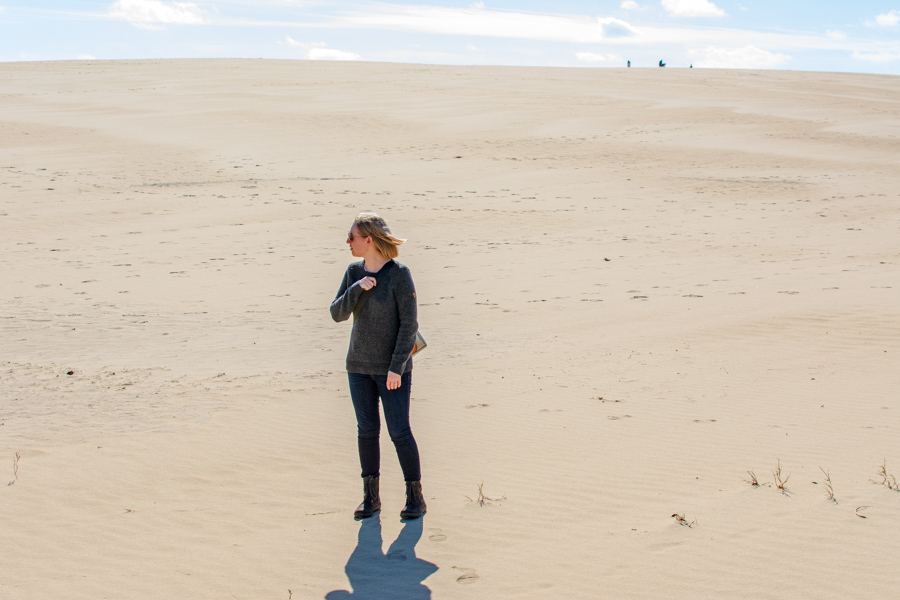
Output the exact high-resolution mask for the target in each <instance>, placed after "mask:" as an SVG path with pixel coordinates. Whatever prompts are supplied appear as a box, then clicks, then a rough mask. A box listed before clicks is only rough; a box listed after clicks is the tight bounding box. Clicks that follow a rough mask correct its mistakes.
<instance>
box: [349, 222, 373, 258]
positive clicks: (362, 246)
mask: <svg viewBox="0 0 900 600" xmlns="http://www.w3.org/2000/svg"><path fill="white" fill-rule="evenodd" d="M367 239H368V238H364V237H362V236H360V235H359V229H357V228H356V223H354V224H353V227H351V228H350V232H349V233H348V234H347V245H348V246H350V254H352V255H353V256H356V257H361V256H365V254H366V249H367V248H368V244H367V243H366V240H367Z"/></svg>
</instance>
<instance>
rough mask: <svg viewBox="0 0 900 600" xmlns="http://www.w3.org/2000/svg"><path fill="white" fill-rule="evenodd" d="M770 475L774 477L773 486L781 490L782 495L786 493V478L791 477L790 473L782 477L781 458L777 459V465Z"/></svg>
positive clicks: (787, 491)
mask: <svg viewBox="0 0 900 600" xmlns="http://www.w3.org/2000/svg"><path fill="white" fill-rule="evenodd" d="M772 477H774V478H775V487H777V488H778V489H779V490H781V493H782V494H784V495H788V494H789V493H790V491H789V490H788V489H787V482H788V479H790V478H791V476H790V475H788V476H787V477H784V476H783V475H782V471H781V460H780V459H779V460H778V466H777V467H776V468H775V470H774V471H772Z"/></svg>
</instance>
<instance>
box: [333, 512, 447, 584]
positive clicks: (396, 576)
mask: <svg viewBox="0 0 900 600" xmlns="http://www.w3.org/2000/svg"><path fill="white" fill-rule="evenodd" d="M421 537H422V519H415V520H413V521H406V522H405V523H404V525H403V529H402V530H401V531H400V535H398V536H397V541H395V542H394V543H393V544H391V547H390V548H389V549H388V551H387V554H385V553H384V552H383V551H382V549H381V547H382V540H381V515H380V514H379V515H375V516H374V517H371V518H369V519H366V520H364V521H362V522H361V523H360V526H359V539H358V541H357V544H356V549H355V550H354V551H353V554H351V555H350V560H348V561H347V566H346V567H345V568H344V572H346V573H347V578H348V579H349V580H350V586H351V587H352V588H353V592H348V591H347V590H335V591H333V592H328V594H326V595H325V600H349V599H352V600H385V599H386V598H390V599H392V600H430V598H431V590H430V589H428V588H427V587H426V586H425V584H423V583H422V582H423V581H424V580H425V578H427V577H428V576H430V575H432V574H433V573H434V572H435V571H437V570H438V567H437V565H435V564H433V563H430V562H428V561H426V560H422V559H421V558H416V544H417V543H418V542H419V538H421Z"/></svg>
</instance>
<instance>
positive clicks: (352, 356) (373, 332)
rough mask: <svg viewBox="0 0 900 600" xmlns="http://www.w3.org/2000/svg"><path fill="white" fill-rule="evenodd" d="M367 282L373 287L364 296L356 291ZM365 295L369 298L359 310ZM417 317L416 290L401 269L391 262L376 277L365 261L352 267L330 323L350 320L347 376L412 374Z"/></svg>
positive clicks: (337, 297)
mask: <svg viewBox="0 0 900 600" xmlns="http://www.w3.org/2000/svg"><path fill="white" fill-rule="evenodd" d="M366 276H368V277H374V278H375V280H376V281H377V282H378V283H377V284H376V285H375V287H374V288H372V289H371V290H368V291H366V290H363V289H362V287H361V286H360V285H359V280H360V279H362V278H363V277H366ZM364 294H369V295H370V297H369V299H368V300H367V301H366V302H365V305H364V306H363V307H362V309H361V310H358V309H357V306H358V304H359V301H360V299H361V298H362V297H363V295H364ZM416 312H417V311H416V288H415V286H414V285H413V280H412V275H410V273H409V269H407V268H406V265H404V264H401V263H399V262H397V261H395V260H390V261H388V262H387V263H386V264H385V265H384V266H383V267H381V270H379V271H378V272H377V273H369V272H368V271H366V269H365V266H364V261H358V262H355V263H351V264H350V266H349V267H347V272H346V273H344V280H343V281H341V288H340V289H339V290H338V293H337V296H336V297H335V299H334V302H332V303H331V318H332V319H334V320H335V321H346V320H347V319H349V318H350V315H354V319H353V331H352V333H351V334H350V348H349V350H348V351H347V372H348V373H364V374H367V375H387V373H388V371H393V372H394V373H398V374H400V375H403V374H404V373H406V372H408V371H411V370H412V366H413V361H412V357H411V356H410V353H411V352H412V349H413V346H414V345H415V343H416V332H417V331H418V330H419V324H418V322H417V321H416Z"/></svg>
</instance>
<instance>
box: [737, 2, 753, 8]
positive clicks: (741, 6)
mask: <svg viewBox="0 0 900 600" xmlns="http://www.w3.org/2000/svg"><path fill="white" fill-rule="evenodd" d="M737 7H738V8H739V9H741V10H750V9H749V8H747V7H746V6H744V5H743V4H741V3H740V2H738V3H737Z"/></svg>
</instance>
